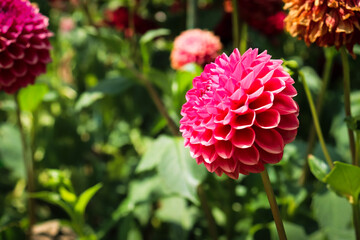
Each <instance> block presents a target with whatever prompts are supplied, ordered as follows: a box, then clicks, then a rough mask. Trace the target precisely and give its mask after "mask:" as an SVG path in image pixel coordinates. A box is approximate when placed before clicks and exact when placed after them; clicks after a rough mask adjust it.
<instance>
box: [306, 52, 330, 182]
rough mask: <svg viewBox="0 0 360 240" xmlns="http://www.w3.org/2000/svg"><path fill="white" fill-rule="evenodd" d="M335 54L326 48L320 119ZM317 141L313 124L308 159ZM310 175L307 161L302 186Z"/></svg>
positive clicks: (319, 102) (318, 112)
mask: <svg viewBox="0 0 360 240" xmlns="http://www.w3.org/2000/svg"><path fill="white" fill-rule="evenodd" d="M334 52H335V50H334V49H332V48H324V53H325V66H324V71H323V77H322V85H321V90H320V93H319V95H318V97H317V99H316V113H317V115H318V116H319V118H320V115H321V110H322V106H323V102H324V98H325V93H326V91H327V87H328V85H329V81H330V73H331V70H332V66H333V62H334V61H333V60H334V56H335V54H334ZM315 140H316V131H315V127H314V124H312V125H311V129H310V132H309V138H308V141H307V142H308V146H307V150H306V155H305V157H306V158H307V157H308V156H309V154H311V153H312V151H313V149H314V146H315ZM309 174H310V169H309V163H308V161H305V164H304V167H303V171H302V176H301V178H300V182H301V183H302V184H304V183H305V182H306V179H307V178H308V176H309Z"/></svg>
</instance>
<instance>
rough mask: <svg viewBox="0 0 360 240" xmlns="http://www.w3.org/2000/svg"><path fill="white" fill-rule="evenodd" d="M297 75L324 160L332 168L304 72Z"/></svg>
mask: <svg viewBox="0 0 360 240" xmlns="http://www.w3.org/2000/svg"><path fill="white" fill-rule="evenodd" d="M299 75H300V76H301V78H302V83H303V86H304V90H305V94H306V97H307V100H308V103H309V106H310V110H311V115H312V117H313V121H314V126H315V130H316V133H317V135H318V138H319V141H320V145H321V149H322V151H323V153H324V156H325V160H326V162H327V163H328V165H329V166H330V168H333V167H334V164H333V162H332V160H331V157H330V154H329V152H328V150H327V148H326V144H325V140H324V137H323V135H322V132H321V127H320V123H319V118H318V115H317V113H316V109H315V105H314V100H313V98H312V96H311V92H310V89H309V87H308V85H307V83H306V79H305V77H304V74H303V73H302V72H301V71H299Z"/></svg>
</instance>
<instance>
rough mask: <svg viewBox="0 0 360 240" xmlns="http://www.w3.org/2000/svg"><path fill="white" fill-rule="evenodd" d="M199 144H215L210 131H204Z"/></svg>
mask: <svg viewBox="0 0 360 240" xmlns="http://www.w3.org/2000/svg"><path fill="white" fill-rule="evenodd" d="M200 142H201V144H202V145H205V146H209V145H212V144H214V143H215V142H216V140H215V138H214V137H213V131H211V130H210V129H206V130H205V132H204V133H203V134H202V136H201V141H200Z"/></svg>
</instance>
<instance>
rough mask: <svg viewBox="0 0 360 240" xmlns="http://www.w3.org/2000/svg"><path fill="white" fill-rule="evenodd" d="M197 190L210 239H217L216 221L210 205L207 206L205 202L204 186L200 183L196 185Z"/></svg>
mask: <svg viewBox="0 0 360 240" xmlns="http://www.w3.org/2000/svg"><path fill="white" fill-rule="evenodd" d="M197 190H198V191H197V192H198V195H199V199H200V203H201V207H202V208H203V211H204V214H205V217H206V219H207V222H208V226H209V234H210V237H211V239H212V240H217V239H218V232H217V227H216V222H215V219H214V216H213V215H212V213H211V209H210V207H209V205H208V203H207V199H206V195H205V191H204V188H203V186H202V185H201V184H200V185H199V186H198V189H197Z"/></svg>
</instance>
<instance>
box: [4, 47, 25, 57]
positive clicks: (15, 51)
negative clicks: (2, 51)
mask: <svg viewBox="0 0 360 240" xmlns="http://www.w3.org/2000/svg"><path fill="white" fill-rule="evenodd" d="M7 50H8V54H9V55H10V57H12V58H14V59H21V58H23V57H24V56H25V53H24V49H23V48H22V47H21V46H20V45H19V44H16V43H13V44H11V45H10V46H9V47H8V48H7Z"/></svg>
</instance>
